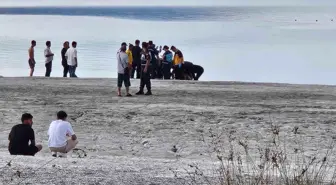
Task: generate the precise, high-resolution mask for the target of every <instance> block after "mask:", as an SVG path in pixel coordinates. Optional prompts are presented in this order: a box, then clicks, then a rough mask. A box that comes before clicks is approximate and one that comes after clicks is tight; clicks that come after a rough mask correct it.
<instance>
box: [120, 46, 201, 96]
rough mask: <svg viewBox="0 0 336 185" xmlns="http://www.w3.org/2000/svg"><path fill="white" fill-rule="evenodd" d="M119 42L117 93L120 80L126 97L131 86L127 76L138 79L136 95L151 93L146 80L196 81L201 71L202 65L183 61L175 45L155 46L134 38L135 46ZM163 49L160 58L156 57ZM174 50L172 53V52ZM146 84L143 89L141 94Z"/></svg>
mask: <svg viewBox="0 0 336 185" xmlns="http://www.w3.org/2000/svg"><path fill="white" fill-rule="evenodd" d="M127 46H128V45H127V44H126V43H125V42H123V43H122V44H121V47H120V50H119V51H118V52H117V57H116V58H117V64H118V96H121V87H122V84H123V83H124V85H125V87H126V96H132V95H131V94H130V93H129V87H130V86H131V83H130V78H134V77H135V72H136V78H137V79H140V89H139V91H138V92H137V93H136V94H137V95H143V94H145V95H152V91H151V81H150V79H172V78H173V79H178V80H198V79H199V78H200V77H201V75H202V74H203V72H204V69H203V67H202V66H199V65H194V64H193V63H192V62H188V61H184V57H183V54H182V52H181V50H179V49H177V48H176V47H175V46H171V47H170V49H169V47H168V46H164V47H163V48H162V46H160V48H159V50H158V47H155V44H153V41H149V42H142V44H141V47H140V41H139V40H136V41H135V45H133V44H129V46H128V48H127ZM162 49H163V51H164V53H163V55H162V57H160V56H159V53H161V51H162ZM173 52H174V55H173ZM145 86H146V88H147V92H146V93H144V87H145Z"/></svg>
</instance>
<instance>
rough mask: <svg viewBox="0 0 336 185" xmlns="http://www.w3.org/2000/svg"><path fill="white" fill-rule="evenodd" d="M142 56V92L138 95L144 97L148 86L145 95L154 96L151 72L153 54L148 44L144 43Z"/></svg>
mask: <svg viewBox="0 0 336 185" xmlns="http://www.w3.org/2000/svg"><path fill="white" fill-rule="evenodd" d="M142 49H143V51H142V55H141V77H140V90H139V92H137V93H136V94H137V95H143V94H144V88H145V85H146V88H147V92H146V94H145V95H152V91H151V81H150V79H151V76H150V70H151V61H152V56H151V53H150V52H149V51H148V44H147V43H146V42H143V43H142Z"/></svg>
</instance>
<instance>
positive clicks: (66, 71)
mask: <svg viewBox="0 0 336 185" xmlns="http://www.w3.org/2000/svg"><path fill="white" fill-rule="evenodd" d="M68 49H69V42H68V41H66V42H64V44H63V49H62V51H61V56H62V66H63V68H64V70H63V77H67V75H68V72H69V66H68V61H67V59H66V57H65V53H66V52H67V50H68Z"/></svg>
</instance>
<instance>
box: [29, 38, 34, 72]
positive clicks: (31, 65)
mask: <svg viewBox="0 0 336 185" xmlns="http://www.w3.org/2000/svg"><path fill="white" fill-rule="evenodd" d="M35 46H36V41H35V40H32V41H31V46H30V48H29V49H28V56H29V59H28V64H29V68H30V73H29V76H33V74H34V69H35V64H36V62H35V56H34V47H35Z"/></svg>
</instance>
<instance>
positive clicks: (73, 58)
mask: <svg viewBox="0 0 336 185" xmlns="http://www.w3.org/2000/svg"><path fill="white" fill-rule="evenodd" d="M71 45H72V48H69V49H68V50H67V52H66V53H65V58H66V60H67V62H68V65H69V73H70V77H71V78H77V75H76V68H77V67H78V58H77V49H76V47H77V42H75V41H73V42H72V43H71Z"/></svg>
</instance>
